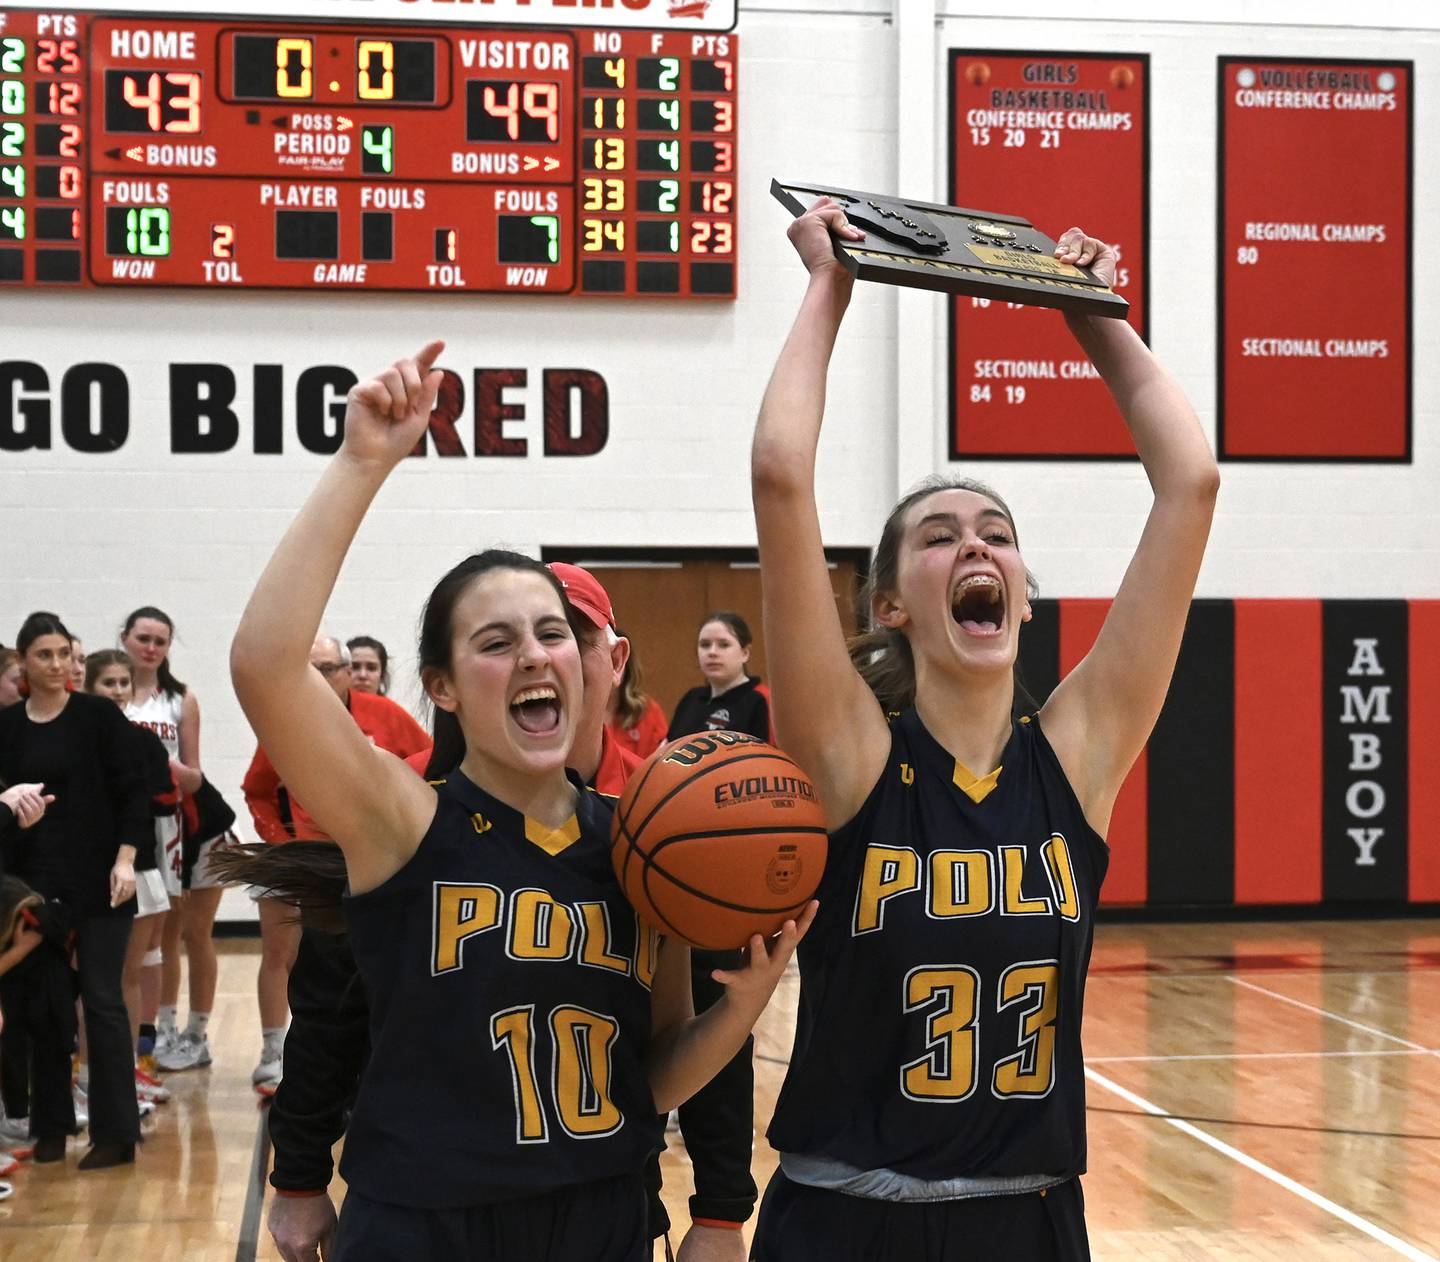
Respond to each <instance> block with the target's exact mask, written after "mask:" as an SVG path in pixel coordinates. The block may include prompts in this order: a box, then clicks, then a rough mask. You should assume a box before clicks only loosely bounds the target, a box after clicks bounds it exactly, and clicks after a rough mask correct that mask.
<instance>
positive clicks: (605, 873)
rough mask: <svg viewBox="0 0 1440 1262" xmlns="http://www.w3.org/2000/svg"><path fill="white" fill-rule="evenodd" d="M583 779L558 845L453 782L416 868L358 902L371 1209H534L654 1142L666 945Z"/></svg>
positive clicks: (355, 917) (364, 1173)
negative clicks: (621, 879) (552, 1192)
mask: <svg viewBox="0 0 1440 1262" xmlns="http://www.w3.org/2000/svg"><path fill="white" fill-rule="evenodd" d="M572 778H573V777H572ZM575 783H576V787H577V788H578V789H579V793H580V797H579V802H578V805H577V813H576V815H575V816H574V817H572V819H571V820H570V821H569V823H568V824H567V825H566V826H565V827H563V828H561V829H557V830H554V831H551V830H549V829H546V828H544V827H543V826H542V825H539V824H537V823H536V821H534V820H530V819H527V818H526V817H525V816H524V815H522V814H520V813H519V812H518V811H515V810H512V809H511V808H510V807H508V806H505V805H503V804H502V803H500V802H498V801H497V800H496V799H495V798H493V797H491V796H490V795H489V794H488V793H486V792H484V791H483V790H481V789H479V788H477V787H476V786H475V785H474V784H473V783H471V782H470V781H469V780H468V779H467V778H466V777H465V776H464V775H463V774H461V773H460V772H459V771H454V772H451V773H450V775H449V776H448V777H447V778H446V779H445V780H443V781H441V782H440V783H439V784H438V786H437V793H438V796H439V804H438V808H437V810H436V813H435V819H434V821H433V822H432V823H431V825H430V827H429V829H428V830H427V831H426V833H425V836H424V838H422V840H421V842H420V847H419V849H418V850H417V851H416V852H415V854H414V856H413V857H412V858H411V859H410V861H409V862H408V863H406V865H405V866H404V867H403V868H401V869H400V871H399V872H397V873H396V874H395V875H394V876H392V877H391V878H390V879H389V880H387V881H386V882H385V883H384V884H383V885H381V886H379V887H378V888H376V889H374V890H370V891H367V892H366V893H364V894H358V895H354V896H351V897H348V898H347V899H346V905H345V914H346V919H347V920H348V922H349V926H350V944H351V946H352V947H353V948H354V951H355V958H356V962H357V963H358V964H359V967H360V972H361V975H362V976H363V978H364V980H365V986H366V989H367V990H368V992H369V995H370V1005H371V1008H370V1041H371V1053H370V1061H369V1064H368V1065H367V1066H366V1069H365V1074H364V1077H363V1078H362V1079H361V1083H360V1093H359V1096H358V1098H357V1100H356V1104H355V1111H354V1115H353V1117H352V1118H351V1122H350V1132H349V1137H348V1139H347V1140H346V1143H345V1152H344V1155H343V1156H342V1158H341V1163H340V1170H341V1173H342V1174H343V1175H344V1176H345V1179H346V1180H347V1182H349V1183H350V1184H351V1185H352V1186H353V1187H356V1188H358V1189H360V1191H361V1192H362V1193H363V1194H364V1195H365V1196H367V1197H369V1198H371V1199H372V1200H377V1201H385V1202H389V1203H391V1204H396V1205H405V1206H410V1207H412V1208H416V1209H444V1208H458V1207H461V1206H466V1205H477V1204H483V1203H486V1202H493V1201H500V1200H508V1199H512V1198H516V1197H522V1196H531V1195H535V1194H537V1193H541V1192H544V1191H547V1190H549V1189H552V1188H556V1187H561V1186H564V1185H568V1184H576V1183H586V1182H591V1181H593V1180H596V1179H605V1178H610V1177H612V1176H616V1175H621V1174H638V1173H639V1171H640V1169H641V1168H642V1166H643V1165H644V1163H645V1159H646V1156H647V1155H648V1154H649V1153H650V1152H651V1151H652V1150H654V1149H655V1148H657V1147H658V1146H659V1142H660V1135H661V1128H662V1125H663V1121H662V1119H660V1118H659V1117H657V1116H656V1113H655V1103H654V1098H653V1096H652V1094H651V1091H650V1084H649V1081H648V1079H647V1077H646V1073H645V1064H644V1057H645V1049H646V1046H647V1043H648V1041H649V1038H650V982H651V980H652V979H653V977H654V973H655V958H656V949H657V939H656V937H655V935H654V934H653V933H652V932H650V931H649V930H645V929H642V928H641V927H640V926H639V924H638V921H637V919H636V916H635V912H634V910H633V909H632V908H631V907H630V904H629V903H627V902H626V901H625V898H624V896H623V895H622V894H621V893H620V888H619V886H618V884H617V883H616V880H615V874H614V872H613V870H612V869H611V866H610V855H609V845H610V842H609V835H610V813H611V812H610V805H609V803H608V802H607V801H605V800H604V799H603V798H601V797H600V796H599V795H597V794H596V793H594V792H592V791H590V790H588V789H586V788H585V787H584V786H583V785H581V784H580V783H579V782H578V780H577V781H575Z"/></svg>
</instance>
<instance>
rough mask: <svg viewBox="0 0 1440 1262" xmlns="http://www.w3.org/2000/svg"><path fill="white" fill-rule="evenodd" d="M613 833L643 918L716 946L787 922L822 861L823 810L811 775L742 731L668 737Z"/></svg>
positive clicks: (624, 879) (632, 784)
mask: <svg viewBox="0 0 1440 1262" xmlns="http://www.w3.org/2000/svg"><path fill="white" fill-rule="evenodd" d="M610 835H611V849H610V857H611V861H612V862H613V863H614V865H615V873H616V875H617V876H618V877H619V878H620V886H621V888H622V889H623V890H624V891H625V896H626V897H627V898H628V899H629V900H630V902H631V904H632V906H634V908H635V910H636V911H637V912H639V913H640V916H641V918H642V919H643V920H646V921H648V922H649V923H650V924H652V925H653V926H654V927H655V928H657V929H659V930H660V931H661V932H662V933H665V934H667V935H670V936H672V937H676V938H679V939H681V940H682V941H685V942H688V943H689V944H690V945H691V946H695V947H702V948H705V949H706V950H712V951H715V950H727V949H730V948H734V947H740V946H744V945H745V944H746V943H747V942H749V940H750V937H751V935H752V934H756V933H760V934H765V935H766V936H768V935H770V934H772V933H776V932H778V931H779V929H780V927H781V926H782V925H783V924H784V923H785V921H787V920H789V919H791V918H792V917H794V916H798V915H799V914H800V911H801V910H802V909H803V908H804V906H805V904H806V903H807V902H808V901H809V899H810V897H811V895H812V894H814V892H815V888H816V886H818V885H819V884H820V875H821V873H822V872H823V871H824V869H825V852H826V846H827V841H826V835H825V813H824V811H823V810H822V809H821V807H820V802H819V799H818V798H817V797H816V794H815V787H814V785H812V784H811V783H810V778H809V777H808V776H807V775H806V774H805V773H804V772H803V771H801V770H800V768H799V767H797V766H796V765H795V764H794V763H793V762H792V761H791V760H790V759H789V758H787V757H786V756H785V755H784V754H782V753H781V752H780V751H779V750H778V749H776V748H775V747H774V746H773V745H767V744H766V743H765V742H764V741H762V740H760V739H759V738H758V737H754V736H749V735H746V734H745V733H743V732H699V733H696V734H695V735H693V736H685V737H681V738H680V739H679V740H677V741H672V742H670V744H668V745H662V746H661V747H660V748H659V749H657V750H656V751H655V752H654V753H653V754H651V755H650V757H649V758H648V759H647V760H646V761H645V762H644V763H643V764H642V765H641V767H640V768H639V769H638V770H637V771H636V772H635V774H634V775H633V776H631V777H630V780H629V782H628V783H627V784H626V786H625V790H624V792H623V793H621V795H620V801H619V803H618V804H617V806H616V808H615V819H614V822H613V824H612V826H611V834H610Z"/></svg>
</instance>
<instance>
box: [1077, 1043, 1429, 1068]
mask: <svg viewBox="0 0 1440 1262" xmlns="http://www.w3.org/2000/svg"><path fill="white" fill-rule="evenodd" d="M1429 1055H1431V1051H1430V1049H1429V1048H1425V1047H1422V1048H1419V1049H1416V1050H1413V1051H1412V1050H1409V1049H1407V1050H1405V1051H1393V1052H1392V1051H1389V1050H1381V1049H1379V1048H1376V1049H1374V1050H1372V1051H1368V1052H1186V1053H1184V1054H1181V1053H1175V1054H1174V1055H1170V1056H1087V1057H1086V1058H1085V1063H1086V1064H1087V1065H1132V1064H1140V1063H1143V1062H1148V1061H1166V1060H1316V1059H1320V1058H1323V1057H1327V1056H1429Z"/></svg>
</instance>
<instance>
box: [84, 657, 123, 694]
mask: <svg viewBox="0 0 1440 1262" xmlns="http://www.w3.org/2000/svg"><path fill="white" fill-rule="evenodd" d="M107 666H123V667H124V668H125V669H126V670H128V671H129V672H130V678H131V680H132V681H133V680H134V678H135V663H134V662H132V661H131V660H130V654H129V653H127V652H126V651H125V650H124V649H97V650H96V651H95V652H93V653H91V654H90V655H89V656H88V657H86V659H85V691H86V692H94V691H95V681H96V680H97V679H99V678H100V672H101V671H103V670H104V669H105V668H106V667H107Z"/></svg>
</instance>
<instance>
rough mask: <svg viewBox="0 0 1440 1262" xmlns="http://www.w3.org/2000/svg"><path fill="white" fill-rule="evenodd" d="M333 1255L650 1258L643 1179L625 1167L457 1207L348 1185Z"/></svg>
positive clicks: (362, 1260)
mask: <svg viewBox="0 0 1440 1262" xmlns="http://www.w3.org/2000/svg"><path fill="white" fill-rule="evenodd" d="M330 1257H331V1259H332V1262H517V1260H518V1259H521V1258H523V1259H525V1260H526V1262H532V1260H533V1262H575V1260H576V1259H580V1258H583V1259H585V1260H586V1262H649V1258H650V1233H649V1231H648V1230H647V1225H646V1196H645V1186H644V1183H643V1181H642V1180H641V1177H640V1176H639V1175H638V1174H635V1175H623V1176H621V1177H619V1178H614V1179H601V1180H598V1181H596V1182H594V1183H578V1184H573V1185H571V1186H569V1187H563V1188H556V1189H555V1190H554V1191H553V1192H546V1193H544V1194H543V1195H540V1196H527V1197H525V1198H523V1199H521V1200H515V1201H497V1202H495V1203H493V1204H490V1205H472V1206H468V1207H466V1208H463V1209H411V1208H408V1207H407V1206H404V1205H390V1204H388V1203H386V1202H384V1201H372V1200H371V1199H370V1198H369V1197H367V1196H364V1195H362V1194H361V1193H359V1192H357V1191H355V1189H354V1188H351V1189H350V1192H349V1194H348V1195H347V1196H346V1197H345V1204H344V1205H343V1206H342V1207H341V1210H340V1225H339V1227H338V1229H337V1230H336V1233H335V1247H334V1250H333V1251H332V1253H331V1255H330Z"/></svg>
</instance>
